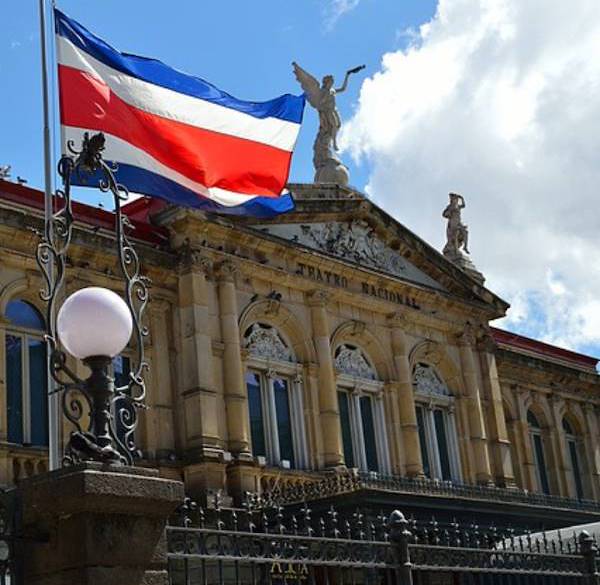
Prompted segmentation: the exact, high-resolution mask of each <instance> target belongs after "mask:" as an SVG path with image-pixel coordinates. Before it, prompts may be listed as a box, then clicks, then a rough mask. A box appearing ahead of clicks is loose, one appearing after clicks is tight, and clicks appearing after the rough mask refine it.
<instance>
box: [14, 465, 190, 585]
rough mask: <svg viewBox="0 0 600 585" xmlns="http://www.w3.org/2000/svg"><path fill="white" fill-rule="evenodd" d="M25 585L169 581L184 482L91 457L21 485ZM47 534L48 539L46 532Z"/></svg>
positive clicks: (163, 583) (158, 584) (130, 584)
mask: <svg viewBox="0 0 600 585" xmlns="http://www.w3.org/2000/svg"><path fill="white" fill-rule="evenodd" d="M19 496H20V499H21V506H22V524H23V531H24V533H25V534H28V535H39V536H40V537H45V539H47V540H46V542H40V541H39V540H40V538H35V540H29V539H26V540H25V541H24V543H23V559H24V562H23V565H24V567H23V570H24V576H25V583H26V584H27V585H73V584H75V583H81V584H84V583H85V585H150V584H151V585H166V584H167V583H168V575H167V556H166V551H167V548H166V537H165V526H166V523H167V519H168V517H169V516H170V515H171V514H172V513H173V512H174V511H175V509H176V508H177V506H179V505H180V504H181V503H182V502H183V498H184V491H183V484H182V483H181V482H178V481H172V480H168V479H161V478H159V477H158V471H156V470H154V469H144V468H137V467H112V466H104V467H103V466H102V465H101V464H94V463H85V464H80V465H76V466H73V467H69V468H64V469H59V470H56V471H52V472H50V473H45V474H43V475H38V476H35V477H33V478H31V479H28V480H25V481H23V482H22V483H21V484H20V486H19ZM42 539H43V538H42Z"/></svg>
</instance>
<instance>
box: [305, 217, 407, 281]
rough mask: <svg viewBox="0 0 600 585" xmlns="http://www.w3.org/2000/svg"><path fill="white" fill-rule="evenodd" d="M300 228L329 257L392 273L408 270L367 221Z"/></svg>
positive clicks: (400, 258) (402, 260) (357, 220)
mask: <svg viewBox="0 0 600 585" xmlns="http://www.w3.org/2000/svg"><path fill="white" fill-rule="evenodd" d="M301 229H302V233H303V234H304V236H308V238H310V240H311V241H312V243H313V245H315V246H316V247H317V248H319V249H321V250H323V251H325V252H328V253H329V254H334V255H335V256H340V257H342V258H347V259H348V260H351V261H353V262H356V263H358V264H366V265H369V266H373V267H374V268H379V269H380V270H384V271H386V272H389V273H391V274H397V275H401V274H402V272H403V271H404V270H405V268H406V264H405V262H404V259H403V258H402V256H400V254H398V253H397V252H394V251H393V250H391V249H389V248H388V247H387V246H386V245H385V244H384V243H383V242H381V240H379V239H378V238H377V237H376V236H375V233H374V231H373V229H372V228H371V227H370V226H369V224H368V223H367V222H366V221H364V220H360V219H356V220H354V221H352V222H351V223H350V224H345V223H337V222H329V223H326V224H325V225H318V226H316V225H313V226H309V225H303V226H301Z"/></svg>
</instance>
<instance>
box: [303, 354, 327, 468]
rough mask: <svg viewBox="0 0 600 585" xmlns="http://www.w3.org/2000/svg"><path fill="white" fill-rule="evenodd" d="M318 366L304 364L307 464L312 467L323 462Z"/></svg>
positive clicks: (318, 465) (320, 466) (322, 464)
mask: <svg viewBox="0 0 600 585" xmlns="http://www.w3.org/2000/svg"><path fill="white" fill-rule="evenodd" d="M318 376H319V366H318V364H316V363H312V362H309V363H307V364H305V365H304V379H305V381H306V384H305V394H304V396H305V398H306V400H305V402H304V405H305V408H306V417H305V420H306V430H307V435H308V445H309V448H310V452H309V459H308V461H309V465H310V466H311V468H312V469H321V468H322V467H323V466H324V462H323V434H322V432H321V419H320V416H319V409H320V407H319V382H318Z"/></svg>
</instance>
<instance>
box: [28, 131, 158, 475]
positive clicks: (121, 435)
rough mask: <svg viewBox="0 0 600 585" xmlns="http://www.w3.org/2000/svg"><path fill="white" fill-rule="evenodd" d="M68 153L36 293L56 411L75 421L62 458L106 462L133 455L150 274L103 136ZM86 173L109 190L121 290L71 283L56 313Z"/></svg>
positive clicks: (39, 251) (129, 458) (39, 254)
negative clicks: (131, 352) (119, 376)
mask: <svg viewBox="0 0 600 585" xmlns="http://www.w3.org/2000/svg"><path fill="white" fill-rule="evenodd" d="M68 148H69V150H70V154H69V155H65V156H63V157H62V159H61V160H60V163H59V166H58V171H59V174H60V175H61V177H62V180H63V188H62V189H61V190H58V191H57V193H56V195H55V197H54V200H55V201H54V203H55V208H54V210H53V213H52V215H51V217H50V218H47V219H46V222H45V229H44V234H43V236H42V240H41V242H40V244H39V245H38V249H37V261H38V265H39V266H40V269H41V271H42V274H43V276H44V280H45V288H44V290H42V291H41V297H42V299H43V300H44V301H46V302H47V310H46V327H47V332H46V339H47V341H48V348H49V351H50V374H51V376H52V378H53V379H54V381H55V382H56V384H57V389H56V391H57V392H60V393H61V398H62V400H61V403H62V411H63V414H64V416H65V417H66V418H67V419H68V420H69V421H70V422H71V423H72V424H73V426H74V430H73V431H72V432H71V434H70V437H69V440H68V442H67V444H66V446H65V452H64V458H63V461H64V463H66V464H72V463H77V462H81V461H99V462H103V463H110V464H129V465H131V464H132V463H133V460H134V457H135V456H136V455H137V454H138V450H137V448H136V446H135V442H134V438H133V433H134V430H135V428H136V426H137V412H136V411H137V409H138V408H140V407H143V405H144V397H145V385H144V379H143V372H144V370H145V369H146V368H147V363H146V361H145V359H144V341H143V338H144V336H145V335H147V333H148V332H147V330H146V328H145V327H144V326H143V325H142V317H143V312H144V309H145V307H146V304H147V302H148V285H149V281H148V279H147V278H146V277H144V276H143V275H142V274H141V272H140V263H139V259H138V255H137V253H136V251H135V249H134V248H133V246H132V244H131V241H130V240H129V238H128V235H127V233H128V231H129V229H130V228H131V224H130V222H129V220H128V218H127V216H126V215H124V214H123V213H122V210H121V202H122V201H124V200H126V199H127V197H128V192H127V189H126V188H125V187H123V186H122V185H120V184H119V183H117V181H116V178H115V175H114V171H115V168H114V167H111V166H110V165H109V164H107V163H106V162H105V161H104V160H103V158H102V151H103V150H104V136H103V135H102V134H96V135H94V136H92V137H91V138H90V137H89V135H88V134H87V133H86V134H85V135H84V139H83V143H82V147H81V150H75V148H74V145H73V144H72V143H69V145H68ZM73 177H77V179H78V181H77V182H78V183H80V182H81V181H83V180H85V181H86V182H87V183H88V184H89V185H90V186H93V185H94V184H96V185H97V186H98V188H99V189H100V190H101V191H103V192H110V193H112V195H113V198H114V207H115V229H116V252H117V257H118V262H119V266H120V269H121V272H122V274H123V278H124V284H125V286H124V295H123V297H124V298H121V297H120V296H119V295H117V294H116V293H114V292H113V291H111V290H108V289H105V288H101V287H88V288H84V289H81V290H79V291H76V292H75V293H73V294H72V295H71V296H69V297H68V298H67V299H66V300H65V301H64V303H63V304H62V306H61V308H60V310H59V312H58V316H57V317H55V315H56V306H57V303H58V300H59V298H60V296H61V293H62V287H63V283H64V276H65V268H66V263H67V252H68V250H69V246H70V243H71V236H72V229H73V221H74V218H73V211H72V202H71V182H72V179H73ZM132 333H133V335H134V337H135V340H136V350H137V359H135V360H134V362H133V363H134V364H135V365H136V367H135V368H134V369H133V371H132V372H131V373H130V374H129V379H128V381H127V383H126V385H124V386H121V387H115V384H114V378H113V377H112V376H111V374H110V369H111V368H110V366H111V361H112V358H113V357H114V356H116V355H118V354H119V353H120V352H121V351H122V350H123V349H124V348H125V346H126V345H127V343H128V342H129V340H130V337H131V336H132ZM63 347H64V349H65V350H66V352H67V353H69V354H71V355H72V356H74V357H75V358H78V359H81V360H83V362H84V363H85V364H86V365H87V366H88V367H89V369H90V370H91V374H90V376H89V377H88V378H87V379H85V380H82V379H81V378H79V377H78V376H77V375H76V374H75V373H74V372H73V371H72V370H71V369H70V368H69V367H68V366H67V356H66V353H65V351H63V349H62V348H63Z"/></svg>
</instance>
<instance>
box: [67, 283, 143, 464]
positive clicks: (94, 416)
mask: <svg viewBox="0 0 600 585" xmlns="http://www.w3.org/2000/svg"><path fill="white" fill-rule="evenodd" d="M132 329H133V321H132V319H131V313H130V311H129V307H128V306H127V305H126V304H125V302H124V301H123V299H121V297H120V296H119V295H117V294H116V293H114V292H112V291H111V290H108V289H106V288H101V287H97V286H90V287H88V288H84V289H81V290H79V291H77V292H75V293H73V294H72V295H71V296H70V297H68V298H67V300H66V301H65V302H64V303H63V305H62V307H61V308H60V310H59V312H58V317H57V320H56V331H57V333H58V339H59V340H60V342H61V343H62V345H63V346H64V348H65V349H66V350H67V352H68V353H70V354H71V355H72V356H74V357H76V358H79V359H81V360H83V362H84V363H85V364H86V365H87V366H88V367H89V368H90V370H91V372H92V373H91V375H90V377H89V378H88V379H87V380H85V384H86V390H87V393H88V394H89V397H90V399H91V405H90V406H91V420H90V428H89V432H88V433H85V432H82V433H76V434H74V435H72V436H71V444H72V447H73V448H74V449H77V451H79V452H89V453H90V454H93V455H95V456H96V457H93V458H94V459H96V458H100V459H101V460H102V461H108V462H113V463H114V462H119V461H120V456H119V452H118V451H117V450H116V449H115V448H114V447H113V446H112V438H111V430H110V420H111V414H112V413H111V399H112V398H113V396H114V393H115V390H114V379H113V378H112V377H111V376H110V374H109V366H110V364H111V361H112V358H113V357H115V356H116V355H118V354H119V353H121V352H122V351H123V349H124V348H125V346H126V345H127V343H128V342H129V338H130V337H131V331H132Z"/></svg>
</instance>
